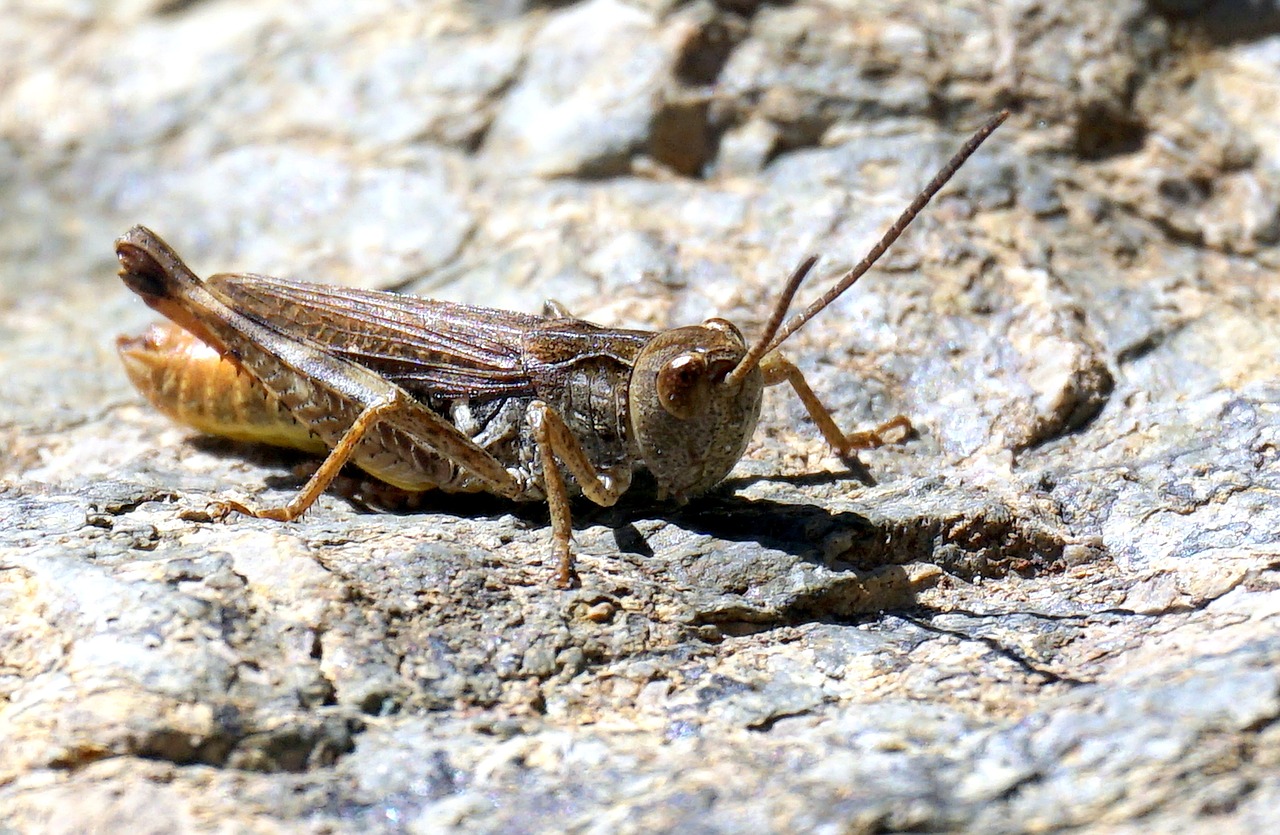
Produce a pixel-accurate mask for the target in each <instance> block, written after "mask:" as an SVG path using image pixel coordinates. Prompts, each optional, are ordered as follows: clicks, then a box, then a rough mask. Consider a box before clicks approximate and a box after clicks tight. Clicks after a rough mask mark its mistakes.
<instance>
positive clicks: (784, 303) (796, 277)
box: [724, 255, 818, 385]
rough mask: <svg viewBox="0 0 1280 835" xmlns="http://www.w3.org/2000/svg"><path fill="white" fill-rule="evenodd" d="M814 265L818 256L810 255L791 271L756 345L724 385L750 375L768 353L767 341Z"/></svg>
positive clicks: (735, 383)
mask: <svg viewBox="0 0 1280 835" xmlns="http://www.w3.org/2000/svg"><path fill="white" fill-rule="evenodd" d="M816 263H818V256H817V255H810V256H809V257H808V258H806V259H804V260H803V261H801V262H800V266H798V267H796V268H795V270H793V271H792V273H791V278H788V279H787V284H786V286H785V287H783V288H782V295H781V296H779V297H778V303H777V304H775V305H774V306H773V315H771V316H770V317H769V321H768V322H766V323H765V326H764V332H763V333H762V334H760V338H759V339H758V340H756V344H755V345H752V346H751V350H750V351H747V355H746V356H745V357H743V358H742V360H741V361H740V362H739V363H738V364H737V365H735V366H734V367H733V370H732V371H730V372H729V374H728V376H727V377H725V378H724V379H725V382H726V383H728V384H729V385H737V384H738V383H740V382H741V381H742V378H743V377H745V376H747V375H748V374H749V373H751V369H753V368H755V367H756V366H757V365H758V364H759V363H760V360H761V359H763V358H764V355H765V354H767V353H769V340H770V339H772V338H773V335H774V334H775V333H777V332H778V328H780V327H782V319H783V317H784V316H786V315H787V308H788V307H790V306H791V299H792V298H794V297H795V294H796V291H797V290H799V289H800V282H802V281H804V277H805V276H806V275H808V274H809V270H811V269H813V265H814V264H816Z"/></svg>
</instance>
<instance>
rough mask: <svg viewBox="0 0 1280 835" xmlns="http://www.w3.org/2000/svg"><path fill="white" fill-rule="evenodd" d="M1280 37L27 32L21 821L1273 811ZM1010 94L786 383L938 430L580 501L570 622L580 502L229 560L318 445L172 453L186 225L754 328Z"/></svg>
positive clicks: (10, 75)
mask: <svg viewBox="0 0 1280 835" xmlns="http://www.w3.org/2000/svg"><path fill="white" fill-rule="evenodd" d="M99 5H100V4H99ZM1235 5H1238V4H1229V3H1209V4H1186V3H1182V4H1178V3H1143V2H1139V0H1124V2H1121V3H1113V4H1075V5H1071V6H1066V7H1063V8H1061V9H1047V8H1046V7H1043V6H1042V5H1038V4H1028V3H1022V2H1005V3H997V4H994V5H993V4H990V3H961V4H950V5H948V6H947V7H946V8H945V9H943V10H935V11H934V12H932V13H930V14H929V15H925V16H921V15H920V14H919V13H918V12H919V8H918V4H909V3H889V4H884V3H855V4H845V5H844V6H841V7H839V8H836V7H834V6H831V5H830V4H826V5H823V4H815V3H798V4H791V5H784V6H774V5H767V4H758V3H750V2H733V3H728V2H717V3H707V2H698V3H689V4H673V3H669V2H657V3H650V2H646V3H639V4H636V3H620V2H613V0H590V2H583V3H576V4H567V5H566V4H562V3H550V4H544V3H501V4H474V3H457V2H451V0H441V2H438V3H433V4H427V5H416V6H412V5H411V6H405V5H404V4H397V3H390V2H387V3H369V4H360V6H359V7H358V8H356V7H351V8H348V7H347V6H341V7H340V6H335V5H332V4H317V3H304V4H297V3H282V2H269V3H261V2H260V3H253V4H250V3H244V2H240V0H225V2H221V3H183V2H177V3H174V2H131V3H123V4H114V5H111V7H110V8H106V7H102V8H99V6H96V5H93V4H90V5H84V4H53V5H47V7H42V8H41V9H40V10H39V11H37V10H35V9H34V8H30V9H25V8H15V9H13V10H11V11H10V13H9V15H8V17H7V18H6V26H5V28H4V31H3V33H0V46H3V47H4V48H3V49H0V78H3V79H4V82H3V83H2V84H0V201H3V205H4V206H5V211H4V212H3V215H0V369H2V372H0V820H4V821H5V826H8V827H10V828H13V829H15V831H48V832H80V831H85V830H86V829H91V828H96V829H101V830H116V829H129V830H138V829H140V828H141V829H143V830H145V831H156V832H178V831H211V830H225V829H234V830H237V831H239V830H251V831H299V830H302V831H311V830H315V831H344V832H345V831H353V832H354V831H374V832H378V831H386V832H403V831H441V830H450V829H459V830H466V831H492V832H499V831H503V832H508V831H553V830H554V831H565V830H573V831H604V830H609V831H613V830H623V831H633V830H635V831H639V830H645V831H669V830H680V831H698V832H720V831H725V832H729V831H733V832H741V831H822V832H826V831H879V830H889V829H893V830H897V829H915V830H925V831H941V830H955V829H965V830H971V831H989V832H1020V831H1027V830H1032V829H1034V830H1056V829H1066V828H1071V829H1076V830H1084V831H1109V832H1129V831H1132V832H1139V831H1186V830H1199V829H1207V828H1213V829H1215V830H1217V831H1223V832H1234V831H1240V832H1249V831H1260V830H1262V829H1264V828H1265V827H1267V826H1270V825H1271V824H1272V818H1273V817H1274V809H1275V807H1276V804H1277V802H1280V770H1278V769H1277V763H1280V753H1278V752H1280V734H1278V733H1277V731H1276V728H1277V726H1278V725H1277V721H1276V720H1277V717H1280V679H1278V678H1277V673H1276V670H1277V669H1280V639H1278V638H1277V634H1278V633H1277V629H1276V622H1277V612H1278V611H1280V607H1278V605H1277V601H1278V600H1280V590H1278V587H1277V574H1276V570H1277V566H1278V565H1280V560H1277V553H1280V551H1278V550H1277V534H1276V531H1277V530H1280V510H1277V507H1278V505H1277V502H1276V496H1277V495H1280V491H1278V489H1277V487H1278V486H1280V485H1277V483H1276V480H1277V479H1276V458H1277V454H1276V450H1277V449H1280V439H1278V437H1277V435H1278V434H1280V416H1278V412H1277V407H1276V405H1275V404H1276V403H1277V401H1278V400H1280V392H1278V391H1277V386H1276V382H1275V367H1276V365H1275V364H1276V357H1277V356H1280V335H1278V334H1280V330H1277V328H1276V321H1277V315H1278V314H1280V309H1278V307H1277V303H1276V297H1275V293H1274V291H1273V290H1272V287H1273V285H1274V281H1273V278H1274V272H1275V269H1276V267H1277V265H1278V264H1280V257H1278V255H1280V250H1278V249H1277V246H1276V245H1277V242H1278V241H1280V222H1278V221H1277V218H1280V213H1278V212H1277V209H1276V200H1275V193H1276V188H1275V186H1276V182H1277V176H1278V175H1277V171H1280V162H1278V160H1280V157H1277V155H1276V151H1275V149H1276V148H1277V147H1280V144H1278V140H1280V131H1278V130H1277V128H1276V125H1275V123H1274V119H1272V118H1271V116H1270V114H1271V113H1273V112H1274V107H1273V106H1272V105H1273V104H1274V101H1273V100H1274V90H1275V88H1276V85H1277V83H1280V77H1277V70H1276V66H1277V64H1276V61H1275V60H1274V58H1275V53H1276V50H1277V49H1280V45H1278V44H1280V42H1278V41H1277V40H1276V39H1275V38H1274V37H1272V36H1271V35H1270V34H1269V32H1270V29H1269V28H1267V27H1265V26H1263V28H1255V29H1253V30H1250V31H1248V32H1243V30H1241V28H1240V27H1239V25H1238V24H1239V14H1238V10H1235V9H1234V6H1235ZM1187 32H1191V33H1192V34H1191V35H1188V34H1186V33H1187ZM1242 32H1243V33H1242ZM1187 44H1197V46H1196V47H1195V49H1196V50H1198V51H1197V52H1196V53H1195V54H1194V55H1192V54H1189V53H1187V52H1185V50H1186V49H1189V48H1190V47H1189V46H1187ZM1189 67H1194V68H1195V72H1194V73H1192V72H1191V71H1190V70H1189V69H1188V68H1189ZM1005 104H1010V105H1012V106H1013V109H1014V110H1015V113H1014V116H1013V117H1012V119H1011V120H1010V122H1009V123H1008V124H1007V125H1006V126H1005V127H1003V128H1002V129H1001V130H1000V132H999V133H998V134H996V136H995V137H993V139H992V140H991V141H990V142H989V144H988V145H987V146H985V147H984V148H983V149H982V150H981V151H980V153H979V154H978V155H977V156H976V157H975V158H974V159H973V160H971V161H970V163H969V164H968V165H966V167H965V168H964V169H963V170H962V171H961V173H960V174H959V175H958V176H957V177H956V179H955V181H954V182H953V183H952V184H951V185H949V186H948V187H947V189H946V190H945V191H944V193H943V194H942V195H941V196H940V197H939V198H938V199H937V200H936V201H935V203H934V204H933V205H932V206H931V207H930V208H929V209H928V211H927V212H926V213H925V214H924V215H922V216H921V217H920V218H919V219H918V220H917V221H916V222H915V224H914V225H913V227H912V228H911V230H910V231H909V232H908V233H907V234H906V235H905V236H904V237H903V238H902V240H901V241H899V242H898V244H897V245H896V246H895V248H894V249H893V250H892V251H891V252H890V253H889V254H888V255H887V256H886V257H885V258H884V259H883V260H882V262H881V263H880V265H879V266H878V267H877V269H875V270H873V271H872V272H871V273H870V274H868V275H867V276H866V278H864V279H863V281H862V283H861V285H860V286H859V287H857V288H855V289H854V290H852V291H851V292H849V293H848V294H846V295H845V296H844V297H842V298H841V299H839V300H838V301H837V302H836V303H835V304H833V305H832V307H831V309H830V310H828V311H826V312H825V313H824V314H823V316H821V317H819V318H818V319H816V320H815V321H814V322H813V323H812V324H811V325H810V326H809V327H807V328H806V329H804V330H803V331H801V332H800V333H798V334H797V335H796V336H795V337H794V339H792V340H791V341H790V342H788V344H787V346H786V350H787V353H788V356H789V357H791V358H792V359H793V360H794V361H795V362H796V363H797V364H798V365H799V366H800V367H801V368H802V369H803V370H804V372H805V374H806V375H807V377H808V379H809V381H810V382H811V384H812V385H813V387H814V389H815V390H816V391H817V392H818V393H819V396H820V397H821V398H822V399H823V401H824V402H825V403H827V404H828V405H829V406H831V407H832V409H833V410H834V412H835V415H836V417H837V420H838V421H839V422H840V423H841V425H843V426H849V427H865V426H871V425H875V424H876V423H879V422H882V421H884V420H887V419H888V418H890V417H892V416H894V415H896V414H905V415H907V416H909V417H910V419H911V421H912V423H913V425H914V426H915V429H916V433H915V435H914V436H913V437H912V438H911V439H909V440H908V441H907V442H906V443H905V444H901V445H892V446H888V447H885V448H882V449H878V450H872V451H869V452H867V453H865V454H864V455H863V459H862V466H861V467H854V468H853V469H852V471H851V470H850V469H849V468H847V467H845V466H844V465H843V464H842V463H841V462H838V461H837V460H835V459H834V458H832V457H831V455H830V454H829V452H828V451H827V449H826V448H825V445H824V444H823V443H822V441H821V439H820V437H819V436H818V434H817V433H816V432H815V431H814V429H813V427H812V425H811V423H810V422H809V419H808V416H807V414H806V411H805V409H804V407H803V406H802V405H801V404H800V403H799V402H798V401H797V399H796V398H795V397H793V396H792V395H791V393H790V392H788V391H785V390H782V389H779V390H776V391H771V392H770V393H769V394H768V395H767V397H766V401H765V405H764V413H763V415H762V418H761V422H760V428H759V429H758V431H757V434H756V438H755V439H754V440H753V442H752V444H751V446H750V447H749V449H748V452H747V454H746V456H745V457H744V459H743V460H742V462H741V463H740V464H739V466H738V468H737V469H736V470H735V471H734V473H733V474H732V475H731V477H730V478H729V479H727V481H726V483H725V484H724V485H723V487H722V488H721V489H719V490H717V491H716V492H714V493H713V494H711V495H709V496H707V497H704V498H703V499H701V500H699V501H697V502H695V503H692V504H690V505H689V506H687V507H684V508H672V507H664V506H659V505H653V504H651V503H646V502H645V501H643V500H641V499H639V498H636V497H635V496H629V497H628V498H627V500H625V501H624V502H623V503H622V504H621V505H620V506H619V507H616V508H610V509H601V508H595V507H592V506H590V505H589V504H579V505H575V509H574V522H575V543H576V544H575V548H576V551H577V553H578V555H579V556H578V567H579V573H580V576H581V580H582V583H581V587H580V588H576V589H574V590H571V591H565V592H562V591H558V590H555V589H553V588H552V587H551V585H550V582H549V581H550V576H551V571H552V566H551V559H550V554H549V551H548V548H547V542H548V536H549V532H548V530H547V524H546V513H545V510H544V509H543V508H540V507H538V506H537V505H528V506H517V505H511V504H509V503H506V502H503V501H501V500H499V499H496V498H492V497H485V496H455V497H443V496H433V495H426V496H423V497H419V498H418V499H416V500H415V501H411V502H408V503H406V504H404V505H403V506H393V507H387V506H386V505H388V504H392V505H394V502H391V501H389V498H390V497H388V496H387V495H386V494H385V492H384V491H380V490H378V489H377V487H376V485H369V484H367V483H363V482H361V481H359V480H358V479H357V478H354V477H352V478H347V477H343V478H342V479H340V482H339V484H338V485H336V487H335V489H333V490H331V491H330V492H328V493H326V494H325V495H324V496H322V497H321V499H320V500H319V501H318V502H317V504H316V505H315V507H313V508H312V510H310V511H309V512H308V513H307V514H306V516H305V517H304V518H302V519H301V520H299V521H298V522H296V523H291V524H287V525H283V524H278V523H273V522H268V521H261V520H247V519H233V520H231V521H228V522H213V521H210V514H209V513H208V512H207V505H208V503H209V502H211V501H214V500H217V499H219V498H223V497H226V496H232V497H238V498H241V499H244V500H246V501H252V502H256V503H260V504H264V505H265V504H278V503H282V502H284V501H286V500H287V499H288V498H289V497H291V496H292V495H294V493H295V492H296V490H297V489H298V487H299V485H300V484H301V483H302V481H303V480H304V479H305V477H306V475H307V473H308V472H309V471H310V468H312V467H313V466H314V463H313V462H311V461H310V460H308V459H307V458H306V457H305V456H299V455H297V454H294V453H284V452H276V451H271V450H266V449H261V448H253V447H248V446H245V445H240V444H234V443H231V442H227V441H218V440H210V439H202V438H199V437H196V436H195V435H193V434H192V433H191V432H189V431H187V430H185V429H182V428H181V427H176V426H174V425H172V424H171V423H169V422H167V421H166V420H165V419H164V418H163V417H161V416H159V415H157V414H154V413H153V412H151V411H150V410H149V409H147V408H145V407H144V406H143V404H142V401H141V399H140V398H139V397H138V396H137V395H136V393H134V392H133V391H132V390H131V389H130V387H129V385H128V383H127V382H126V379H125V377H124V375H123V374H122V373H121V370H120V368H119V364H118V361H117V360H116V358H115V357H114V356H113V354H114V352H113V350H112V339H113V337H114V336H115V334H116V333H119V332H135V331H137V330H138V329H140V328H141V327H143V326H144V325H145V323H146V322H148V321H150V319H149V316H150V314H149V313H148V312H147V311H146V310H145V309H144V308H143V306H142V305H141V304H140V303H139V302H138V300H137V299H136V298H135V297H133V296H131V295H130V294H129V293H128V291H127V290H126V289H125V288H124V287H122V286H121V285H120V284H119V282H118V281H117V280H115V279H114V278H113V277H112V275H113V273H114V270H115V264H114V260H113V258H112V252H111V242H112V240H113V238H114V237H115V236H116V235H118V234H120V233H121V232H123V231H124V230H125V229H127V228H128V227H129V226H130V225H131V224H133V223H137V222H146V223H149V224H151V225H153V226H155V227H156V228H157V230H158V231H159V232H160V233H161V234H164V235H166V236H167V237H168V238H169V239H170V240H171V242H172V243H174V244H175V245H177V246H178V247H179V249H180V250H181V251H182V252H183V253H184V254H185V255H187V256H188V257H189V258H190V260H191V262H192V265H193V266H194V267H195V268H196V269H197V270H198V271H199V272H201V273H202V274H203V273H212V272H216V271H219V270H252V271H259V272H269V273H275V274H282V275H288V276H292V277H296V278H304V279H310V280H324V281H332V282H339V283H345V284H349V285H360V286H365V287H382V288H401V289H406V290H410V291H413V292H419V293H423V294H430V295H435V296H439V297H444V298H450V299H455V300H461V301H468V302H472V303H481V304H491V305H497V306H501V307H505V308H509V309H516V310H523V311H530V312H534V311H538V310H540V309H541V305H542V302H543V300H544V299H547V298H554V299H556V300H558V301H560V302H562V303H564V304H565V305H566V306H567V307H568V308H569V309H570V310H571V311H572V312H573V313H574V314H576V315H582V316H586V317H588V318H591V319H593V320H595V321H601V322H604V323H607V324H618V325H623V326H628V327H645V328H666V327H672V326H676V325H682V324H687V323H690V322H697V321H700V320H702V319H705V318H706V317H708V316H715V315H718V316H725V317H728V318H731V319H732V320H733V321H735V322H737V323H739V324H740V325H741V326H742V327H743V329H744V331H745V332H747V333H748V334H754V333H756V332H757V331H758V329H759V328H760V327H761V326H762V324H763V322H764V320H765V319H766V318H767V316H768V313H769V310H770V306H771V302H772V300H773V298H774V296H775V295H776V293H777V292H778V289H779V287H780V285H781V283H782V282H783V280H784V279H785V277H786V275H787V274H788V273H789V272H790V270H791V269H792V268H793V267H794V266H795V264H796V263H798V262H799V261H800V259H801V258H802V257H804V255H805V254H807V253H808V252H811V251H814V252H819V253H821V254H822V256H823V258H822V261H821V262H820V265H819V268H818V270H817V271H816V274H817V276H818V277H817V278H814V279H812V280H811V286H808V287H806V288H804V289H802V291H801V294H800V295H801V299H800V301H798V302H797V303H798V304H803V303H804V302H805V300H807V299H809V298H813V297H814V296H816V295H817V293H818V292H820V289H821V287H822V286H823V285H825V284H827V283H829V282H830V281H832V280H834V277H835V276H836V275H838V274H839V273H840V272H841V271H843V270H845V269H847V268H848V267H850V266H851V265H852V264H854V263H856V262H857V261H858V259H860V258H861V257H862V254H863V253H864V252H865V251H866V250H867V249H868V247H869V246H870V244H871V242H873V241H874V240H875V239H876V238H877V237H878V235H879V234H880V232H881V231H882V230H883V229H884V228H885V226H886V225H887V224H888V223H890V222H891V221H892V219H893V218H894V217H896V215H897V214H898V212H899V211H901V209H902V208H903V207H904V206H905V205H906V204H907V203H908V202H909V201H910V200H911V198H912V197H913V196H914V195H915V193H916V192H917V190H918V189H919V188H920V187H921V186H922V185H923V183H924V182H926V181H927V179H928V178H929V177H930V176H931V175H932V174H933V172H934V171H935V170H936V169H937V167H938V166H939V165H941V164H942V162H943V161H944V160H945V159H946V158H947V157H948V156H949V155H950V154H951V153H952V152H953V151H954V149H955V148H956V147H957V146H958V145H959V144H960V142H962V141H963V138H964V136H965V135H967V133H968V131H969V130H971V129H972V128H973V127H974V126H975V125H976V124H977V123H978V122H979V121H980V120H981V119H983V118H985V116H986V115H987V114H988V113H990V112H992V111H993V110H995V109H997V108H998V107H1000V106H1002V105H1005ZM2 828H3V827H0V829H2Z"/></svg>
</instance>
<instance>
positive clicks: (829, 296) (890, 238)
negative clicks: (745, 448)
mask: <svg viewBox="0 0 1280 835" xmlns="http://www.w3.org/2000/svg"><path fill="white" fill-rule="evenodd" d="M1008 118H1009V111H1008V110H1001V111H1000V112H999V113H997V114H996V115H994V116H992V117H991V118H990V119H988V120H987V121H986V124H984V125H983V126H982V127H980V128H978V132H977V133H975V134H974V135H973V136H971V137H969V141H968V142H966V143H964V146H963V147H962V148H961V149H960V150H959V151H957V152H956V155H955V156H953V157H952V158H951V160H950V161H949V162H948V163H947V164H946V165H944V166H943V167H942V170H941V171H939V172H938V173H937V174H936V175H934V178H933V179H932V180H930V181H929V184H928V185H927V186H925V187H924V191H922V192H920V193H919V194H918V195H916V199H915V200H912V201H911V205H910V206H908V207H907V209H906V211H904V212H903V213H902V214H901V215H899V216H898V219H897V220H896V221H894V223H893V225H892V226H890V227H889V229H888V231H886V232H885V233H884V235H883V236H882V237H881V238H880V240H879V241H877V242H876V245H875V246H873V247H871V251H870V252H868V253H867V254H866V257H864V258H863V259H862V260H861V261H859V262H858V263H857V265H856V266H855V267H854V268H853V269H851V270H849V272H847V273H845V274H844V276H842V277H841V279H840V280H839V281H838V282H836V285H835V286H834V287H832V288H831V289H830V290H828V291H827V292H825V293H823V294H822V295H821V296H820V297H819V298H818V300H817V301H815V302H814V303H813V304H811V305H809V306H808V307H807V308H805V310H804V312H803V313H797V314H796V315H795V316H794V317H792V318H791V320H790V321H788V322H787V323H786V324H785V325H783V326H782V328H781V329H780V330H777V332H776V333H774V334H773V335H772V338H769V331H768V330H766V331H765V337H764V338H768V339H769V341H768V344H765V343H764V342H763V338H762V341H761V343H759V344H765V347H764V348H763V349H762V350H760V351H758V352H757V350H756V348H758V347H759V345H757V346H756V347H753V348H752V349H751V351H750V353H748V354H747V356H746V357H744V358H743V360H742V362H740V363H739V364H738V366H737V367H736V368H734V369H733V371H732V372H730V374H729V376H730V377H731V378H736V379H741V378H742V377H743V376H744V375H746V373H747V372H748V371H750V370H751V368H750V367H749V366H747V364H746V363H747V360H748V359H753V358H754V361H753V363H752V365H754V364H755V363H756V362H759V361H760V360H761V359H762V358H763V357H764V355H765V354H767V353H769V352H770V351H772V350H773V349H774V348H777V347H778V346H779V345H781V344H782V343H783V342H785V341H786V339H787V337H789V336H791V334H793V333H795V332H796V331H798V330H800V329H801V328H802V327H804V326H805V323H807V322H808V321H809V320H810V319H812V318H813V317H814V316H817V315H818V314H819V313H821V312H822V311H823V309H824V308H826V306H827V305H829V304H831V303H832V302H833V301H835V300H836V299H837V298H839V297H840V294H841V293H843V292H844V291H845V290H848V289H849V288H850V287H852V286H853V285H854V284H855V283H856V282H857V280H858V279H860V278H862V276H863V274H864V273H866V271H867V270H869V269H871V265H873V264H874V263H875V262H876V261H878V260H879V259H880V256H881V255H884V253H885V250H887V249H888V248H889V247H890V246H892V245H893V242H894V241H896V240H897V239H898V236H899V235H901V234H902V233H903V231H905V230H906V228H907V227H908V226H910V225H911V221H913V220H915V219H916V215H918V214H920V212H921V211H922V210H923V209H924V207H925V206H927V205H928V204H929V201H930V200H932V199H933V197H934V195H935V194H937V193H938V192H939V191H940V190H941V189H942V187H943V186H945V185H946V184H947V181H948V180H950V179H951V178H952V177H953V176H955V173H956V171H957V170H959V168H960V166H962V165H964V163H965V160H967V159H969V157H971V156H973V152H974V151H976V150H978V146H979V145H981V144H982V143H983V142H985V141H986V139H987V137H988V136H990V135H991V134H992V133H994V132H995V129H996V128H998V127H1000V125H1001V123H1002V122H1004V120H1005V119H1008ZM792 282H795V283H796V284H797V285H798V283H799V282H798V281H796V278H795V276H794V275H793V276H792ZM787 287H788V288H789V289H790V291H791V294H792V295H794V294H795V288H792V287H791V283H788V285H787ZM784 292H785V291H784ZM784 298H785V300H786V301H790V299H791V297H790V296H784ZM780 310H785V307H784V306H783V305H779V306H778V308H777V309H776V310H775V311H774V315H775V316H780V315H781V314H779V313H778V311H780ZM770 324H771V325H773V320H770Z"/></svg>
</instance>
